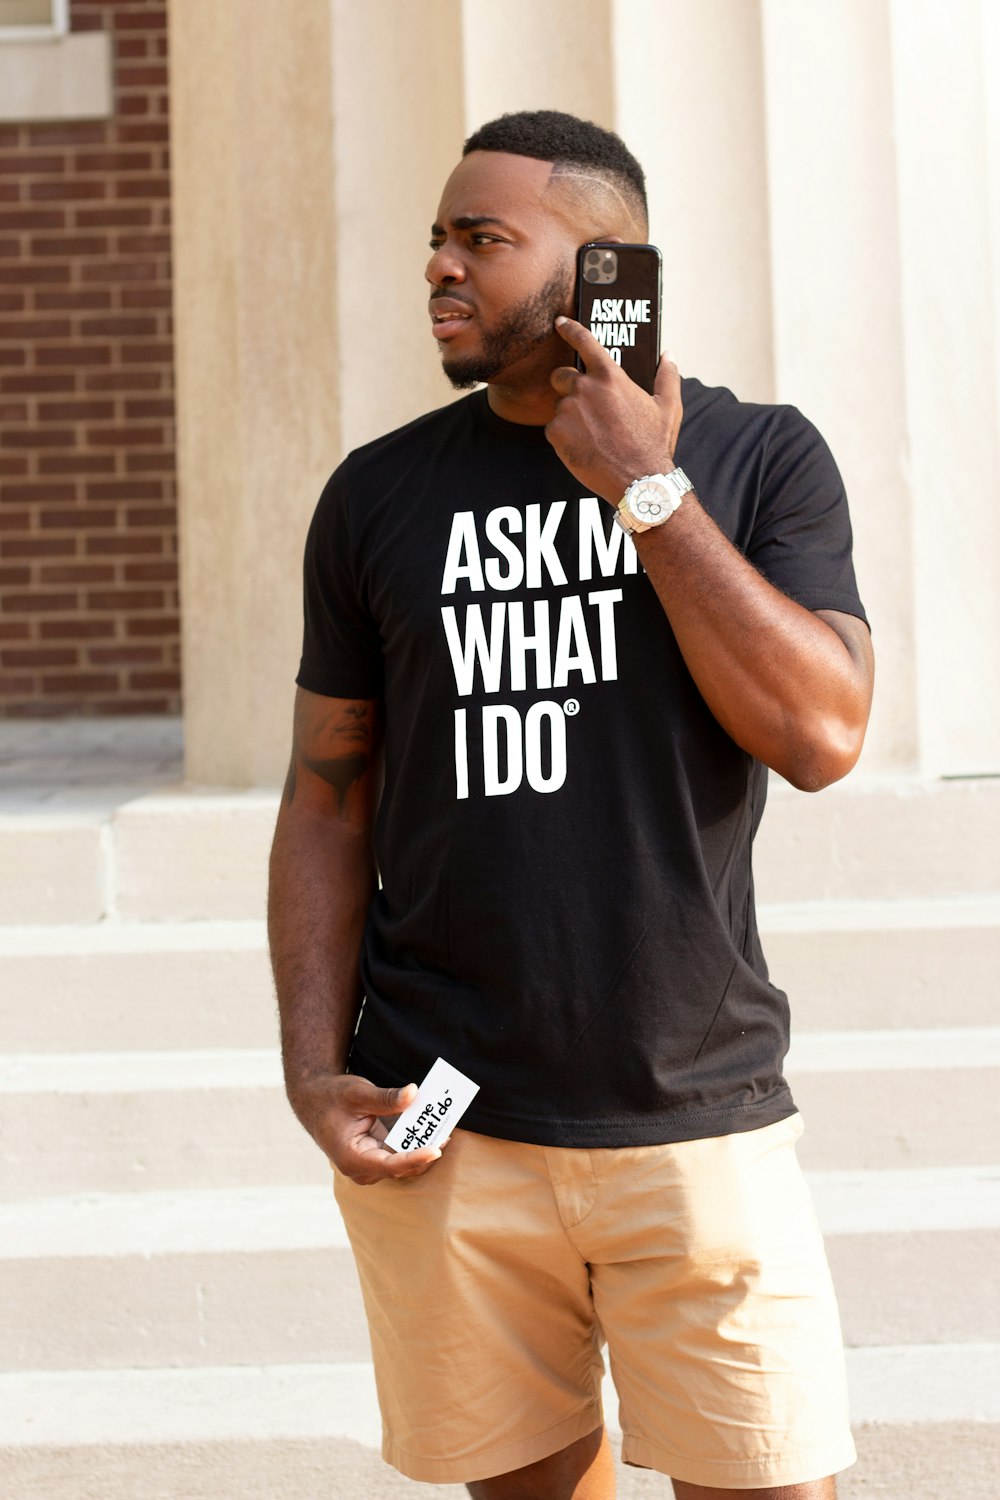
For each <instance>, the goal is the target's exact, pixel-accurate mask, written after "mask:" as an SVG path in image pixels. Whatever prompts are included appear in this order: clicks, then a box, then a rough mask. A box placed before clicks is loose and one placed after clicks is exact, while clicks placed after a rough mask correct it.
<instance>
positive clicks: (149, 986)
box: [0, 921, 278, 1052]
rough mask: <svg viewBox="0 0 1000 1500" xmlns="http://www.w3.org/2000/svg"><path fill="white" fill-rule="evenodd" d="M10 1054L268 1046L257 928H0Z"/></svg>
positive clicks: (266, 994) (263, 942)
mask: <svg viewBox="0 0 1000 1500" xmlns="http://www.w3.org/2000/svg"><path fill="white" fill-rule="evenodd" d="M0 970H2V973H3V985H2V988H0V1035H2V1036H3V1037H4V1042H5V1046H6V1047H7V1048H8V1049H9V1050H10V1051H11V1052H45V1051H53V1052H67V1051H72V1050H74V1049H79V1050H81V1051H105V1050H108V1051H113V1050H115V1049H121V1050H123V1051H139V1050H142V1049H145V1050H155V1049H158V1048H162V1049H171V1048H184V1047H233V1046H242V1047H266V1046H268V1045H269V1044H273V1042H274V1040H275V1037H276V1036H277V1034H278V1023H277V1007H276V1003H275V999H274V987H273V984H272V981H271V970H270V965H269V962H268V957H267V939H266V933H265V929H264V924H263V922H259V921H258V922H235V921H234V922H223V921H219V922H115V921H107V922H95V923H92V924H89V925H87V924H77V925H70V926H56V925H53V926H42V925H32V926H19V927H13V926H10V927H0Z"/></svg>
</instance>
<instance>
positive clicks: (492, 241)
mask: <svg viewBox="0 0 1000 1500" xmlns="http://www.w3.org/2000/svg"><path fill="white" fill-rule="evenodd" d="M472 243H473V244H474V245H496V244H498V243H499V241H498V239H497V236H496V235H495V234H474V235H473V236H472Z"/></svg>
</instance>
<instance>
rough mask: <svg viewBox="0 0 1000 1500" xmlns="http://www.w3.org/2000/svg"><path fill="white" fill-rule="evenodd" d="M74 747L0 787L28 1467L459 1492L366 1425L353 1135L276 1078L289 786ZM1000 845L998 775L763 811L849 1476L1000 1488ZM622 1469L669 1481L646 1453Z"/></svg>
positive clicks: (5, 1018) (14, 1226)
mask: <svg viewBox="0 0 1000 1500" xmlns="http://www.w3.org/2000/svg"><path fill="white" fill-rule="evenodd" d="M0 770H2V766H0ZM66 777H67V785H65V786H63V787H62V788H61V789H60V788H58V787H57V788H55V789H53V788H52V787H51V785H50V787H49V790H48V791H47V792H46V793H45V794H44V795H42V794H41V793H40V792H38V787H37V785H36V786H35V793H34V794H29V795H21V796H20V797H18V796H17V795H16V794H15V792H14V791H13V790H12V788H11V787H10V785H8V786H7V788H6V791H5V792H4V793H3V795H0V809H2V810H0V923H2V925H0V1037H2V1038H3V1041H2V1044H0V1045H2V1048H3V1055H2V1056H0V1154H2V1166H0V1171H2V1180H3V1203H2V1205H0V1306H2V1308H3V1312H2V1315H0V1318H2V1322H0V1328H2V1352H0V1476H2V1479H3V1491H4V1493H5V1494H10V1495H11V1496H17V1497H18V1500H20V1497H37V1500H89V1497H90V1496H94V1497H95V1500H96V1497H98V1496H100V1497H101V1500H118V1497H126V1496H128V1497H130V1500H131V1497H138V1500H146V1497H157V1500H160V1497H162V1500H167V1497H169V1500H203V1497H204V1500H216V1497H219V1500H221V1497H230V1496H232V1497H236V1496H239V1497H241V1500H246V1497H258V1496H259V1497H261V1500H263V1497H265V1496H266V1497H268V1500H276V1497H277V1500H286V1497H287V1500H307V1497H309V1500H312V1497H314V1496H316V1497H318V1496H320V1495H324V1496H329V1495H334V1496H337V1497H352V1500H353V1497H363V1500H368V1497H372V1500H379V1497H382V1496H397V1495H398V1496H404V1495H416V1494H420V1493H426V1494H433V1493H438V1492H439V1493H441V1494H442V1495H444V1494H446V1493H448V1494H454V1495H458V1494H460V1493H464V1491H461V1490H459V1489H458V1488H457V1487H454V1486H429V1485H428V1486H417V1485H412V1484H410V1483H408V1482H407V1481H404V1480H402V1479H401V1478H399V1477H398V1476H396V1475H395V1474H394V1473H393V1472H392V1471H391V1470H388V1469H386V1468H385V1467H384V1466H383V1465H382V1464H381V1461H380V1459H379V1458H378V1456H377V1444H378V1420H377V1409H376V1405H375V1398H374V1389H373V1382H372V1376H371V1369H370V1365H369V1351H368V1345H367V1337H366V1333H365V1328H364V1321H363V1316H362V1312H361V1306H360V1296H359V1293H358V1289H357V1282H356V1278H355V1275H354V1271H353V1266H352V1263H351V1258H350V1253H349V1251H348V1249H347V1246H346V1241H345V1237H344V1232H343V1228H342V1225H341V1223H340V1221H339V1218H338V1215H337V1212H336V1208H335V1205H334V1203H333V1199H332V1195H331V1193H330V1189H329V1173H328V1168H327V1166H326V1163H325V1162H324V1161H323V1159H322V1157H321V1156H320V1155H319V1153H318V1152H317V1151H316V1150H315V1148H314V1147H313V1146H312V1144H311V1143H310V1141H309V1140H308V1139H307V1138H306V1137H305V1135H304V1134H303V1133H302V1131H301V1130H300V1129H299V1127H298V1126H297V1124H296V1123H295V1121H294V1119H293V1118H292V1116H291V1114H290V1112H289V1111H288V1109H287V1106H286V1104H285V1103H284V1099H283V1095H282V1091H281V1086H280V1078H279V1070H278V1064H277V1055H276V1049H275V1044H274V1037H275V1021H274V1003H273V998H272V993H271V985H270V979H269V975H268V970H267V964H266V955H265V945H264V930H263V920H262V919H263V902H264V879H265V876H264V870H265V862H266V853H267V848H268V844H269V840H270V834H271V829H272V827H273V822H274V816H275V812H276V807H277V796H276V794H272V793H262V792H247V793H232V794H218V793H213V792H203V791H196V790H191V789H185V788H183V787H181V786H179V785H170V786H166V787H160V788H158V789H157V788H153V789H150V787H149V786H148V785H145V786H137V785H135V784H132V785H129V784H127V783H126V781H125V780H123V779H122V776H121V772H120V768H118V769H116V770H115V772H114V775H112V774H111V770H110V769H109V770H108V771H107V772H106V774H105V776H104V778H103V780H102V779H101V778H100V777H95V778H94V779H91V780H90V782H89V784H81V783H80V780H79V777H77V778H76V781H75V783H73V779H72V771H71V770H70V771H67V772H66ZM116 778H117V779H116ZM0 790H2V788H0ZM998 849H1000V782H991V781H981V782H955V783H936V784H920V783H910V784H905V785H901V784H899V783H895V782H893V783H876V782H872V781H863V780H859V781H857V782H856V783H854V784H853V785H852V784H851V783H848V784H847V785H846V786H844V787H841V788H834V789H831V791H829V792H827V793H824V794H823V795H822V796H821V797H818V798H808V797H804V796H800V795H799V794H796V793H794V792H792V791H791V790H790V789H788V788H786V787H784V786H782V785H778V786H776V787H775V788H774V790H773V793H772V803H771V807H770V809H769V813H768V816H767V817H766V818H765V824H764V831H763V833H762V835H761V839H760V844H759V852H758V862H757V869H758V889H759V901H760V915H761V924H762V928H763V929H764V933H765V946H766V950H767V953H768V957H769V961H770V964H771V969H772V973H773V975H774V977H775V979H776V981H777V982H779V983H781V984H782V985H783V986H784V987H786V988H787V989H788V990H789V992H790V993H791V996H792V1000H793V1013H794V1015H795V1018H796V1040H795V1042H794V1044H793V1051H792V1054H791V1057H790V1062H789V1075H790V1077H791V1079H792V1081H793V1085H794V1088H795V1091H796V1096H797V1098H798V1100H799V1103H800V1106H801V1108H802V1111H803V1113H804V1115H805V1117H806V1120H807V1126H808V1129H807V1133H806V1136H805V1139H804V1141H803V1144H802V1148H801V1154H802V1159H803V1163H804V1165H805V1166H806V1168H807V1170H808V1171H809V1173H810V1177H811V1180H812V1183H813V1188H814V1192H815V1195H816V1200H817V1205H818V1208H819V1212H820V1216H821V1219H822V1221H823V1223H824V1226H825V1228H826V1231H827V1234H828V1236H829V1240H828V1245H829V1252H830V1258H831V1262H832V1264H833V1268H834V1273H835V1276H836V1278H837V1281H838V1286H839V1290H840V1296H841V1306H842V1313H843V1318H844V1325H845V1332H846V1335H847V1339H848V1343H849V1345H850V1371H851V1383H852V1398H853V1406H854V1413H855V1419H856V1422H857V1425H858V1441H859V1449H860V1451H861V1455H862V1462H861V1464H860V1465H859V1466H858V1468H857V1469H855V1470H853V1471H851V1473H850V1474H848V1475H846V1476H845V1477H844V1479H843V1480H842V1482H841V1496H842V1500H845V1497H846V1500H860V1497H869V1496H875V1495H878V1496H880V1497H888V1500H904V1497H906V1500H943V1497H944V1496H946V1495H950V1494H951V1493H953V1492H958V1493H961V1494H962V1495H963V1496H964V1497H966V1500H987V1497H990V1500H994V1497H995V1496H996V1494H997V1492H998V1480H997V1475H998V1474H1000V1298H998V1296H997V1290H998V1285H1000V1278H998V1272H997V1265H998V1264H1000V1103H998V1101H1000V1024H998V1022H997V1011H996V1000H997V995H998V991H1000V857H998V853H997V851H998ZM608 1397H609V1399H608V1414H609V1424H610V1425H611V1426H612V1428H613V1427H614V1418H615V1413H616V1403H615V1400H614V1397H613V1392H611V1391H610V1390H609V1393H608ZM619 1493H620V1495H621V1496H622V1497H623V1500H630V1497H633V1496H647V1495H648V1496H651V1497H652V1496H654V1495H666V1494H668V1493H669V1486H668V1485H667V1484H666V1481H664V1480H661V1479H659V1478H657V1477H656V1476H654V1475H650V1474H646V1473H644V1472H642V1471H632V1470H622V1472H621V1476H620V1489H619Z"/></svg>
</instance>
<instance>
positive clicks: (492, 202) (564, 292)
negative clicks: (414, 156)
mask: <svg viewBox="0 0 1000 1500" xmlns="http://www.w3.org/2000/svg"><path fill="white" fill-rule="evenodd" d="M550 172H551V166H550V164H549V163H548V162H543V161H535V160H534V159H533V158H531V157H526V156H508V155H506V154H505V153H503V152H497V151H473V152H471V153H470V155H469V156H466V157H464V158H463V159H462V161H461V162H460V163H459V165H458V166H457V167H456V168H455V170H454V172H453V173H452V174H451V176H450V177H449V179H448V181H447V183H446V184H445V189H444V193H443V194H442V197H441V205H440V207H439V209H438V217H437V222H436V223H435V225H434V227H433V229H432V231H431V248H432V249H433V251H434V253H433V255H432V256H431V258H430V261H429V262H428V265H427V270H426V273H425V274H426V277H427V280H428V281H429V282H430V283H431V287H432V291H431V296H430V314H431V324H432V331H433V333H434V336H435V338H437V340H438V342H439V346H440V349H441V364H442V368H443V369H444V373H445V374H446V375H447V376H448V379H449V380H450V381H451V383H452V385H454V386H456V387H457V388H458V389H459V390H462V389H466V388H468V387H469V386H472V385H475V384H477V383H478V382H480V381H498V380H499V381H501V382H502V383H504V384H511V385H529V384H533V383H542V382H547V380H548V375H549V373H550V371H552V370H553V369H555V367H556V366H557V365H560V364H566V363H568V358H567V356H568V351H567V348H566V345H565V344H564V343H563V341H562V340H561V339H560V338H559V336H558V334H556V333H555V332H554V330H553V321H554V319H555V318H556V317H557V316H558V314H559V313H571V312H572V310H573V309H572V298H573V283H574V278H575V274H576V250H577V246H578V245H579V244H581V243H582V242H583V239H584V238H586V235H581V231H580V229H579V227H578V226H576V225H574V224H573V222H572V217H571V216H570V215H568V214H567V212H566V206H565V202H564V199H563V197H562V195H560V194H559V193H552V192H549V193H546V189H547V187H548V182H549V175H550Z"/></svg>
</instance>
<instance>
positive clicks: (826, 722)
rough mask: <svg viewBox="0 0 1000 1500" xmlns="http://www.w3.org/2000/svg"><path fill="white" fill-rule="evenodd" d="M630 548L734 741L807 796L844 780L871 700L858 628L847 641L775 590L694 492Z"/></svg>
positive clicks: (702, 688)
mask: <svg viewBox="0 0 1000 1500" xmlns="http://www.w3.org/2000/svg"><path fill="white" fill-rule="evenodd" d="M635 541H636V548H637V551H638V553H639V557H640V559H641V561H642V564H643V567H644V568H645V570H646V574H647V576H648V578H649V581H650V582H651V583H652V585H653V587H654V588H655V590H656V592H657V595H658V596H659V599H660V602H661V603H662V605H663V608H664V610H665V612H666V614H667V617H668V619H669V620H670V624H671V627H672V629H673V631H674V635H675V636H676V639H677V644H678V646H679V647H680V650H681V652H682V654H683V656H684V660H685V662H686V664H687V667H688V670H689V671H690V673H691V675H692V677H693V678H694V680H695V682H696V683H697V685H698V689H699V691H700V692H701V694H702V697H703V698H704V699H705V702H706V703H707V704H708V706H709V708H710V709H711V710H712V713H713V714H714V715H715V717H716V718H717V719H718V721H719V723H720V724H721V725H722V727H723V728H724V729H725V730H726V731H727V733H728V734H730V735H731V736H732V738H733V739H734V740H735V741H736V743H737V744H738V745H740V746H741V747H742V748H743V749H744V750H746V751H747V752H748V753H749V754H751V755H753V756H755V757H756V758H757V759H758V760H761V761H763V762H764V763H765V765H768V766H771V767H772V768H773V769H774V770H776V771H778V772H780V774H781V775H782V776H784V777H786V779H787V780H789V781H791V782H792V783H793V784H794V785H795V786H798V787H801V788H802V789H804V790H817V789H818V788H820V787H822V786H826V785H828V784H829V783H830V782H831V781H836V780H838V779H839V777H841V776H844V775H846V773H847V772H848V771H849V770H850V769H851V766H852V765H853V764H854V762H855V760H856V759H857V756H858V753H859V752H860V749H861V743H862V740H863V738H864V731H865V726H866V723H867V719H868V708H869V703H870V657H868V651H869V648H868V643H867V632H866V631H864V627H863V626H862V627H861V630H860V631H858V632H857V637H858V638H857V639H855V638H854V635H853V634H852V635H851V637H850V638H849V639H847V640H845V639H843V638H842V637H841V635H840V634H838V632H837V630H835V629H834V628H832V627H831V625H829V624H827V623H826V621H825V620H824V619H821V618H820V617H819V616H817V615H816V614H814V613H812V612H811V611H810V610H808V609H804V608H803V607H802V605H800V604H797V603H795V601H794V600H792V599H789V598H787V597H786V596H785V595H784V594H782V593H781V592H780V591H779V590H778V589H776V588H774V587H773V585H772V584H770V583H769V582H768V581H767V579H765V578H763V577H762V576H761V574H760V573H758V572H757V570H756V569H755V568H754V567H753V566H752V564H751V563H749V562H748V561H747V560H746V558H745V557H743V556H742V554H741V553H740V552H739V551H738V550H737V549H736V548H735V547H734V546H733V545H732V543H731V542H730V541H729V539H728V538H727V537H726V536H724V535H723V533H722V532H721V531H720V530H719V528H718V527H717V526H716V524H715V522H714V521H713V520H712V519H711V517H710V516H709V515H708V514H707V512H706V511H705V510H704V509H703V507H702V506H701V504H700V503H699V502H698V499H697V497H696V496H695V495H694V494H693V493H691V494H688V495H687V496H685V498H684V500H683V503H682V504H681V506H680V508H679V510H678V511H677V512H676V513H675V514H674V515H673V516H671V518H670V520H669V521H667V522H666V524H665V525H663V526H662V527H657V528H655V529H653V530H651V531H647V532H643V533H641V534H639V535H638V536H637V537H636V538H635ZM866 658H867V659H866Z"/></svg>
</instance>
